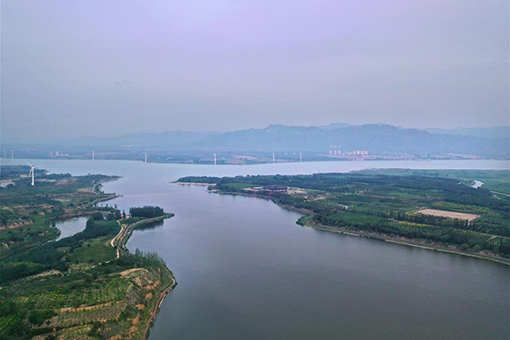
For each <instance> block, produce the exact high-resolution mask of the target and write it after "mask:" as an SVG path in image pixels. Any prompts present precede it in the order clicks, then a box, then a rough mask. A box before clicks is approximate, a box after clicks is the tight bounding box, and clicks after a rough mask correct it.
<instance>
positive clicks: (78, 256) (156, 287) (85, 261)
mask: <svg viewBox="0 0 510 340" xmlns="http://www.w3.org/2000/svg"><path fill="white" fill-rule="evenodd" d="M24 170H25V169H24V168H23V167H10V168H9V169H8V171H7V173H8V174H10V177H9V178H8V179H9V180H13V183H14V184H13V185H9V186H7V187H6V188H4V189H0V201H1V202H3V203H4V204H5V205H3V207H4V208H3V210H8V211H9V217H8V220H7V221H6V222H5V224H4V226H9V228H4V229H0V236H1V237H0V242H2V240H4V241H3V242H4V245H3V247H2V252H0V256H1V262H0V339H2V340H4V339H5V340H7V339H9V340H17V339H23V340H24V339H33V340H46V339H141V338H142V337H143V336H144V334H145V330H146V328H147V325H148V323H149V319H150V316H151V314H152V312H153V310H154V308H155V307H156V304H157V301H158V299H159V297H160V295H161V294H162V293H163V292H165V291H166V290H167V289H168V288H169V287H170V286H172V285H174V284H175V281H174V280H173V277H172V273H171V272H170V271H169V270H168V269H167V267H166V265H165V263H164V262H163V260H162V259H161V258H160V257H159V256H158V255H157V254H153V253H144V252H142V251H139V250H136V251H135V253H129V252H128V251H126V250H125V249H124V248H123V247H120V246H119V244H117V243H116V242H114V241H115V239H116V237H117V236H118V235H121V234H122V231H124V230H128V229H129V228H130V226H131V228H134V227H136V226H138V225H140V226H143V224H144V221H145V220H147V221H154V217H156V220H158V219H163V218H168V217H171V216H172V214H168V213H165V212H164V211H163V209H161V208H159V207H143V208H134V209H132V211H134V212H135V213H139V214H138V216H136V217H131V216H129V215H127V214H125V213H121V212H120V211H119V210H117V209H116V208H114V207H104V208H97V207H95V206H94V202H98V201H99V200H102V199H108V198H111V197H114V196H113V195H107V194H104V193H103V192H101V191H100V190H99V186H100V183H101V182H102V181H105V180H110V179H113V177H107V176H101V175H88V176H80V177H73V176H70V175H52V176H51V178H52V179H55V181H49V180H48V181H43V179H46V178H48V177H47V176H46V175H45V172H44V171H41V172H38V173H37V179H38V181H37V180H36V186H34V187H32V186H31V185H30V184H29V183H28V182H27V179H25V178H23V177H20V174H23V173H24ZM4 176H5V173H4ZM62 181H65V182H64V183H62ZM83 214H87V215H90V216H89V218H88V221H87V223H86V226H85V229H84V230H83V231H82V232H79V233H77V234H74V235H72V236H70V237H67V238H63V239H61V240H58V241H53V239H55V238H56V236H57V235H58V230H57V229H56V228H55V227H53V226H52V225H53V223H54V221H55V220H56V219H57V218H63V217H65V216H77V215H83ZM148 215H150V216H149V217H150V218H148ZM19 221H25V222H26V223H25V224H23V225H22V226H18V225H17V224H16V223H19ZM133 221H134V222H133ZM132 222H133V223H132ZM135 223H136V224H135ZM13 234H14V235H16V238H14V239H13V238H12V235H13ZM2 237H3V238H2ZM124 242H125V240H124Z"/></svg>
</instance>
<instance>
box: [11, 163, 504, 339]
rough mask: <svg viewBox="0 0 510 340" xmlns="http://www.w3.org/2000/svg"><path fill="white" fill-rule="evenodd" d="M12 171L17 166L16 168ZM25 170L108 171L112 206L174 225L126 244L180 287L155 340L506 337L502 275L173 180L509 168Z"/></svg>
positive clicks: (111, 166) (73, 166) (79, 166)
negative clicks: (137, 209) (151, 208)
mask: <svg viewBox="0 0 510 340" xmlns="http://www.w3.org/2000/svg"><path fill="white" fill-rule="evenodd" d="M18 162H21V161H18ZM34 162H35V163H36V164H37V165H39V166H40V167H42V168H46V169H49V170H50V171H53V172H71V173H72V174H75V175H79V174H86V173H89V172H90V173H103V174H112V175H113V174H117V175H121V176H123V178H122V179H120V180H118V181H115V182H111V183H107V184H106V185H105V190H106V191H109V192H116V193H118V194H122V195H123V197H120V198H118V199H116V200H115V201H112V202H111V203H112V204H114V203H115V204H118V206H119V208H121V209H128V208H129V207H131V206H139V205H149V204H151V205H160V206H162V207H164V208H165V210H168V211H171V212H175V213H176V216H175V217H174V218H172V219H169V220H166V221H165V222H164V223H162V224H160V225H159V226H157V227H155V228H152V229H145V230H140V231H135V233H134V234H133V237H132V238H131V239H130V241H129V243H128V247H129V249H131V250H134V249H135V248H140V249H142V250H145V251H156V252H158V253H159V254H160V255H161V256H163V258H164V259H165V261H166V262H167V264H168V266H169V267H170V269H172V270H173V272H174V274H175V275H176V278H177V281H178V282H179V285H178V286H177V288H176V289H175V290H174V291H172V292H171V293H170V294H169V297H168V298H167V299H166V300H165V302H164V304H163V306H162V309H161V313H160V314H159V316H158V318H157V320H156V323H155V326H154V328H153V330H152V333H151V337H150V339H151V340H162V339H218V340H220V339H221V340H226V339H236V340H237V339H295V340H300V339H325V340H326V339H332V340H333V339H335V340H336V339H358V340H359V339H367V340H368V339H449V340H451V339H477V340H478V339H508V338H509V332H510V327H509V320H510V316H509V309H510V302H509V299H510V296H509V295H510V293H509V289H510V282H509V280H510V277H509V275H510V271H509V269H508V267H506V266H503V265H499V264H495V263H492V262H488V261H482V260H477V259H471V258H467V257H463V256H458V255H450V254H444V253H436V252H432V251H428V250H422V249H417V248H410V247H405V246H399V245H393V244H387V243H384V242H381V241H375V240H367V239H362V238H357V237H350V236H344V235H337V234H332V233H327V232H321V231H316V230H313V229H310V228H304V227H300V226H298V225H296V224H295V221H296V220H297V219H298V218H299V215H298V214H296V213H293V212H289V211H285V210H283V209H281V208H279V207H277V206H276V205H274V204H273V203H272V202H269V201H266V200H262V199H255V198H248V197H233V196H223V195H216V194H211V193H208V192H207V190H206V188H204V187H196V186H180V185H177V184H173V183H171V182H172V181H174V180H176V179H177V178H179V177H181V176H184V175H214V176H225V175H245V174H275V173H281V174H297V173H314V172H335V171H349V170H358V169H363V168H397V167H398V168H427V169H442V168H445V169H446V168H448V169H508V162H479V161H460V162H459V161H442V162H330V163H293V164H275V165H273V164H269V165H260V166H242V167H241V166H196V165H195V166H192V165H163V164H143V163H136V162H125V161H95V162H90V161H48V160H44V161H43V160H37V161H35V160H34Z"/></svg>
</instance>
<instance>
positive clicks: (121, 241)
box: [110, 213, 177, 340]
mask: <svg viewBox="0 0 510 340" xmlns="http://www.w3.org/2000/svg"><path fill="white" fill-rule="evenodd" d="M173 216H175V214H173V213H164V214H163V215H162V216H158V217H154V218H148V219H144V220H141V221H138V222H135V223H133V224H130V225H125V224H120V223H119V224H120V227H121V230H120V231H119V233H118V234H117V235H115V237H114V238H113V239H112V240H111V242H110V245H111V246H112V247H113V248H114V249H115V252H116V258H117V259H119V258H120V256H121V254H122V253H123V252H128V250H127V249H126V244H127V242H128V241H129V238H130V237H131V235H132V234H133V231H134V230H135V229H136V228H140V227H143V226H147V225H149V224H151V223H156V222H159V221H163V220H165V219H168V218H171V217H173ZM163 266H164V269H163V270H166V271H167V272H168V274H169V275H170V280H171V282H170V283H169V284H168V285H167V286H164V287H162V291H161V292H160V293H159V295H158V300H157V301H156V303H155V304H154V307H153V308H152V312H151V314H150V315H149V317H148V319H147V320H146V321H145V322H146V323H147V324H146V326H145V330H144V333H143V337H142V340H146V339H148V337H149V334H150V329H151V327H152V325H153V324H154V321H155V319H156V317H157V315H158V312H159V309H160V308H161V304H162V303H163V300H164V299H165V297H166V296H167V295H168V293H169V292H170V291H171V290H172V289H174V288H175V287H176V286H177V281H176V280H175V277H174V275H173V273H172V271H171V270H170V269H169V268H168V267H167V266H166V265H165V264H163ZM141 323H142V324H143V323H144V321H142V322H141Z"/></svg>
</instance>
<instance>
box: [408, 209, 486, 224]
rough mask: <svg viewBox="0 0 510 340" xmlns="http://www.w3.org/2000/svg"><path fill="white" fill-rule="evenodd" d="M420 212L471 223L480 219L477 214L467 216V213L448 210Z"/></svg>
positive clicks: (425, 210) (424, 210)
mask: <svg viewBox="0 0 510 340" xmlns="http://www.w3.org/2000/svg"><path fill="white" fill-rule="evenodd" d="M418 212H419V213H420V214H423V215H430V216H439V217H446V218H454V219H459V220H466V221H470V222H471V221H473V220H475V219H477V218H478V217H480V215H475V214H466V213H460V212H454V211H446V210H437V209H422V210H418Z"/></svg>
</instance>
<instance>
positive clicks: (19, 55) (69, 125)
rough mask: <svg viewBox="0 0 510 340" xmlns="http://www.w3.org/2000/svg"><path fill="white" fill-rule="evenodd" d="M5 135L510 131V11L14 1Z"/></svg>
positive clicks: (300, 0)
mask: <svg viewBox="0 0 510 340" xmlns="http://www.w3.org/2000/svg"><path fill="white" fill-rule="evenodd" d="M0 78H1V117H0V118H1V139H2V141H3V142H4V143H5V142H20V141H36V142H37V141H51V140H58V139H65V138H73V137H76V136H92V135H100V136H108V135H121V134H125V133H134V132H162V131H171V130H190V131H227V130H236V129H244V128H252V127H253V128H261V127H264V126H267V125H269V124H287V125H323V124H328V123H334V122H345V123H350V124H364V123H388V124H393V125H399V126H404V127H445V128H452V127H474V126H476V127H489V126H497V125H508V124H509V3H508V0H484V1H480V0H447V1H445V0H356V1H352V0H207V1H206V0H182V1H173V0H162V1H159V0H109V1H104V0H73V1H69V0H60V1H56V0H45V1H40V0H2V1H1V76H0Z"/></svg>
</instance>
